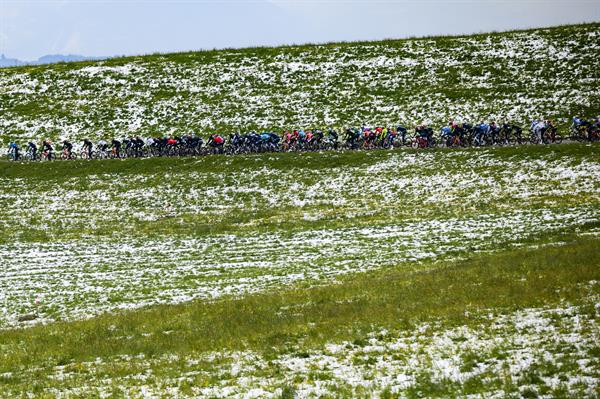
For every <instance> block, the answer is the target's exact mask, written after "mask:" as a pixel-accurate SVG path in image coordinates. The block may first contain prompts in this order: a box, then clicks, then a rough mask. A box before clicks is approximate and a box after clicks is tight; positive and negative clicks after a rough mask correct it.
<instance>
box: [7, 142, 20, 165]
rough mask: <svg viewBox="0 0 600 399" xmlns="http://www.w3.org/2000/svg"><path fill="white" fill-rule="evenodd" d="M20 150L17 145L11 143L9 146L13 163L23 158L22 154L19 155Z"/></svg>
mask: <svg viewBox="0 0 600 399" xmlns="http://www.w3.org/2000/svg"><path fill="white" fill-rule="evenodd" d="M19 150H20V148H19V146H18V144H17V143H10V144H9V145H8V154H9V155H10V156H11V158H12V160H13V161H18V160H19V158H20V157H21V154H19Z"/></svg>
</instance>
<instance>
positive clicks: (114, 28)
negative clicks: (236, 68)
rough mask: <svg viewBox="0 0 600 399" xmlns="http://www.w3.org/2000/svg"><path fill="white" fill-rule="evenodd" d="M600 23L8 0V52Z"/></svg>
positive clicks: (500, 12)
mask: <svg viewBox="0 0 600 399" xmlns="http://www.w3.org/2000/svg"><path fill="white" fill-rule="evenodd" d="M590 21H600V0H545V1H543V0H522V1H517V0H496V1H491V0H462V1H456V0H412V1H406V0H373V1H367V0H325V1H317V0H223V1H216V0H212V1H211V0H173V1H168V0H73V1H69V0H62V1H57V0H0V53H4V54H6V55H7V56H9V57H15V58H20V59H24V60H32V59H36V58H38V57H39V56H41V55H44V54H55V53H62V54H66V53H75V54H82V55H87V56H104V55H121V54H144V53H153V52H170V51H182V50H194V49H206V48H223V47H246V46H257V45H276V44H292V43H306V42H328V41H340V40H358V39H384V38H403V37H408V36H423V35H432V34H457V33H471V32H483V31H491V30H506V29H513V28H527V27H538V26H549V25H557V24H566V23H577V22H590Z"/></svg>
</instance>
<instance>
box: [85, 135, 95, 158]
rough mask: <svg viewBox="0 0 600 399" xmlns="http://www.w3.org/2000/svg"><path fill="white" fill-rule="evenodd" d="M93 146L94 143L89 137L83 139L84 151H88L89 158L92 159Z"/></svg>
mask: <svg viewBox="0 0 600 399" xmlns="http://www.w3.org/2000/svg"><path fill="white" fill-rule="evenodd" d="M93 146H94V145H93V144H92V142H91V141H90V140H89V139H84V140H83V151H86V152H87V158H88V159H92V147H93Z"/></svg>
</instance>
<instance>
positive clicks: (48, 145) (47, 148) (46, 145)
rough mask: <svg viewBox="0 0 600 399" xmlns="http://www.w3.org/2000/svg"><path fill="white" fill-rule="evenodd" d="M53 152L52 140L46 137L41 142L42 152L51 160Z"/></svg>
mask: <svg viewBox="0 0 600 399" xmlns="http://www.w3.org/2000/svg"><path fill="white" fill-rule="evenodd" d="M53 152H54V147H52V142H51V141H50V140H48V139H46V140H44V141H43V142H42V153H44V154H45V155H46V157H47V158H48V159H49V160H51V159H52V155H53Z"/></svg>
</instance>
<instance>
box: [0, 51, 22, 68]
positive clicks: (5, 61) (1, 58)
mask: <svg viewBox="0 0 600 399" xmlns="http://www.w3.org/2000/svg"><path fill="white" fill-rule="evenodd" d="M24 64H25V63H24V62H23V61H21V60H18V59H16V58H6V56H5V55H4V54H2V55H0V67H9V66H17V65H24Z"/></svg>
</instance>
